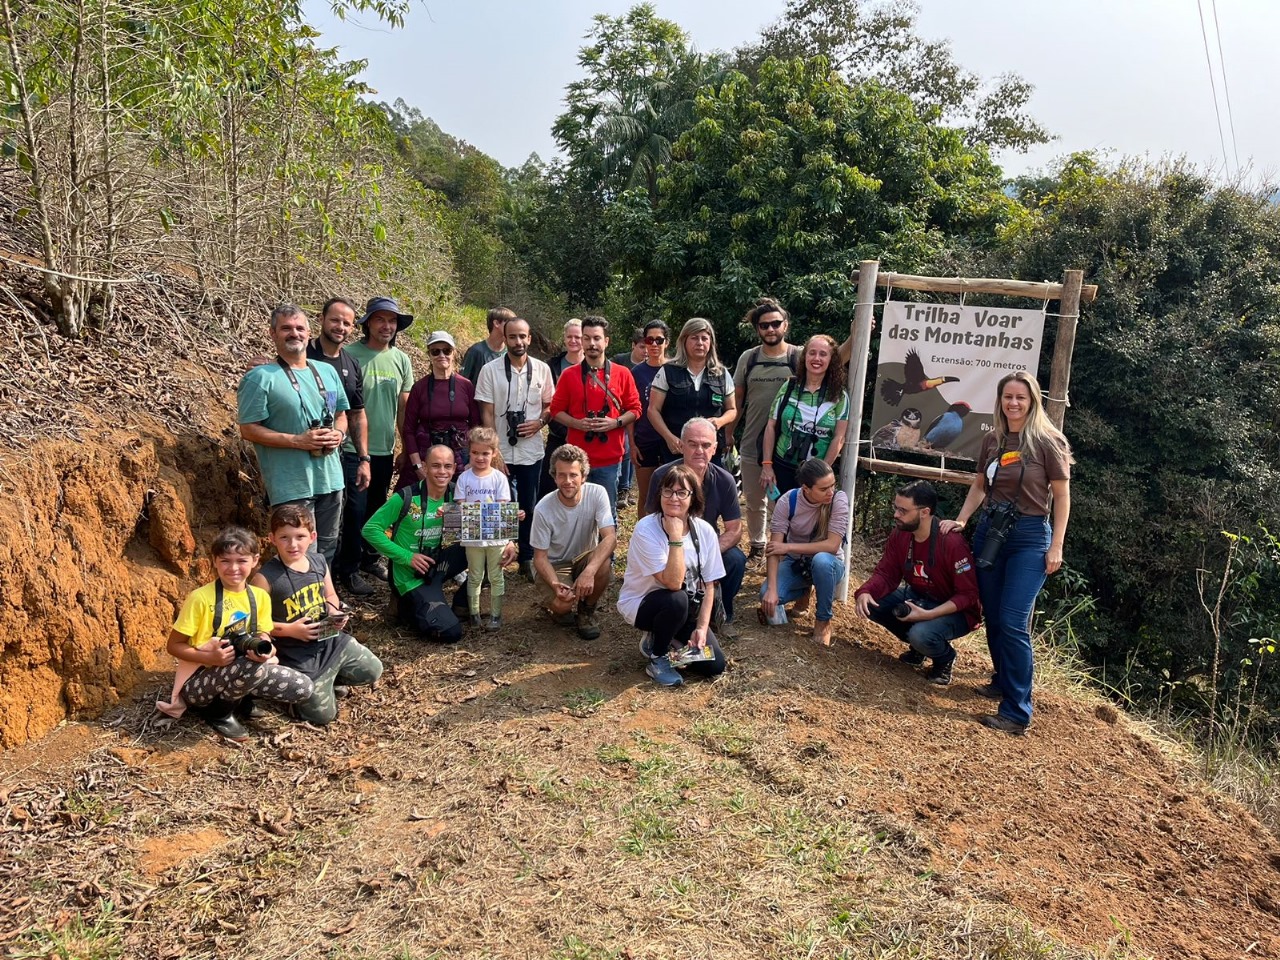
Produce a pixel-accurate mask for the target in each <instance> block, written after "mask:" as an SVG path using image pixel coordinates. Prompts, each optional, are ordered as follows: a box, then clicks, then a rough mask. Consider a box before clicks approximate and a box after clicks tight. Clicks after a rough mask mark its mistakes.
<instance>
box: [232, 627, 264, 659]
mask: <svg viewBox="0 0 1280 960" xmlns="http://www.w3.org/2000/svg"><path fill="white" fill-rule="evenodd" d="M222 639H223V640H225V641H227V643H229V644H231V649H232V650H234V651H235V654H236V656H237V657H244V656H248V655H249V654H250V653H256V654H257V655H258V656H260V657H267V656H270V655H271V651H272V650H274V649H275V645H274V644H272V642H271V641H270V640H264V639H263V638H262V637H260V636H258V635H257V634H256V633H250V632H249V629H248V627H244V626H237V627H231V628H229V629H227V630H226V631H224V632H223V634H222Z"/></svg>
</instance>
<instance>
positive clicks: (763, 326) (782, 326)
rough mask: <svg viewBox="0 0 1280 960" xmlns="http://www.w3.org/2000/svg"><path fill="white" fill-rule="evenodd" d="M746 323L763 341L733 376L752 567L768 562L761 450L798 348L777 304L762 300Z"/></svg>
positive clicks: (743, 357) (793, 368)
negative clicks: (755, 562) (758, 561)
mask: <svg viewBox="0 0 1280 960" xmlns="http://www.w3.org/2000/svg"><path fill="white" fill-rule="evenodd" d="M745 322H746V323H747V324H748V325H750V327H751V329H753V330H754V331H755V332H756V335H757V336H759V337H760V343H758V344H757V345H756V346H754V347H748V348H747V349H746V350H744V351H742V354H741V356H739V357H738V365H737V367H736V368H735V369H734V372H733V386H734V390H733V392H734V398H735V400H736V401H737V407H738V417H739V419H740V420H741V421H742V440H741V441H740V442H739V443H738V453H739V456H740V462H741V464H742V493H743V495H744V496H745V497H746V501H747V534H748V535H749V536H750V538H751V553H750V555H749V556H748V557H747V559H748V560H749V561H753V560H756V559H761V560H762V559H763V558H764V544H765V540H766V539H767V537H768V531H767V529H766V528H767V526H768V520H769V505H768V501H767V500H766V499H765V492H764V489H763V488H762V487H761V486H760V460H761V459H762V458H761V452H760V446H761V441H762V438H763V437H764V429H765V427H767V426H768V425H769V410H770V408H771V407H772V406H773V401H774V398H775V397H777V395H778V388H779V387H780V386H782V384H784V383H786V382H787V380H788V379H789V378H790V377H791V376H793V375H794V374H795V372H796V371H797V370H798V369H799V368H800V347H798V346H796V345H795V344H789V343H787V330H788V328H789V326H790V323H791V318H790V316H789V315H788V314H787V311H786V310H784V309H783V308H782V304H780V303H778V301H777V300H773V299H770V298H769V297H764V298H762V299H761V300H759V301H758V302H757V303H756V305H755V306H753V307H752V308H751V309H750V310H748V311H747V315H746V317H745Z"/></svg>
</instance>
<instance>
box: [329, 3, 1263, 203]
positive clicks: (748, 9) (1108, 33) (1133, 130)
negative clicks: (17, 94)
mask: <svg viewBox="0 0 1280 960" xmlns="http://www.w3.org/2000/svg"><path fill="white" fill-rule="evenodd" d="M784 5H785V4H784V0H655V2H654V6H655V7H656V8H657V11H658V14H659V16H662V17H666V18H668V19H670V20H674V21H675V22H676V23H678V24H680V26H681V27H683V28H684V30H685V32H686V33H687V34H688V35H689V36H690V37H691V39H692V40H693V42H694V44H695V45H696V46H697V47H698V48H699V49H701V50H713V49H721V50H728V49H731V48H733V47H735V46H738V45H740V44H741V43H743V42H745V41H747V40H749V39H751V38H753V37H755V36H756V35H757V33H758V31H759V29H760V27H761V26H763V25H764V24H767V23H769V22H771V21H773V20H775V19H777V17H778V16H780V15H781V13H782V11H783V9H784ZM305 6H306V10H307V14H308V18H309V21H310V22H311V23H312V25H313V26H315V27H317V28H318V29H319V30H320V31H321V34H322V36H321V39H320V41H319V42H321V43H322V44H324V45H327V46H336V47H339V48H340V51H341V56H342V58H343V59H347V60H355V59H367V60H368V61H369V66H368V68H367V70H366V71H365V73H364V75H363V79H364V80H365V82H366V83H368V84H369V85H371V86H372V87H374V88H375V89H376V90H377V95H376V99H379V100H386V101H388V102H392V101H394V100H396V99H397V98H402V99H403V100H404V101H405V102H406V103H408V104H410V105H411V106H415V107H417V108H418V109H419V110H421V111H422V112H423V113H424V114H425V115H427V116H429V117H431V118H432V119H434V120H435V121H436V123H438V124H439V125H440V127H441V128H442V129H443V130H445V131H446V132H447V133H449V134H451V135H453V136H455V137H458V138H460V139H463V140H466V141H467V142H469V143H471V144H474V145H475V146H476V147H478V148H479V149H481V150H483V151H484V152H485V153H487V154H489V155H491V156H493V157H494V158H496V159H497V160H498V161H499V162H500V163H502V164H504V165H505V166H509V167H514V166H519V165H520V164H521V163H523V162H524V161H525V159H527V158H528V156H529V154H531V153H535V152H536V153H537V154H538V155H539V156H541V157H542V158H543V159H544V160H546V159H549V158H551V157H553V156H555V155H556V146H555V141H554V140H553V138H552V136H551V124H552V123H553V121H554V120H555V118H556V116H557V115H558V114H559V113H560V111H561V110H562V109H563V98H564V89H565V87H566V85H567V84H569V83H570V82H572V81H573V80H575V79H577V78H578V77H579V76H580V75H581V73H580V69H579V67H578V64H577V52H578V49H579V48H580V47H581V46H583V44H584V38H585V36H586V34H587V32H588V31H589V30H590V28H591V23H592V17H593V16H594V15H595V14H597V13H607V14H610V15H620V14H623V13H625V12H626V10H627V9H628V8H629V7H631V6H632V3H631V2H630V0H542V2H530V0H467V2H458V0H453V2H445V0H415V6H414V8H413V10H412V12H411V13H410V14H409V17H408V20H407V23H406V25H405V26H404V27H403V28H401V29H397V30H393V29H391V28H388V27H387V26H386V25H385V24H382V23H381V22H379V21H377V20H376V19H374V18H372V17H349V18H348V19H347V21H346V22H342V21H339V20H337V19H335V18H334V17H333V16H332V15H331V14H330V13H329V4H328V3H327V2H326V0H307V2H306V5H305ZM1215 6H1216V12H1217V22H1218V25H1219V27H1220V29H1221V37H1220V41H1221V48H1222V57H1223V59H1224V60H1225V68H1226V83H1227V90H1226V91H1224V88H1223V80H1222V72H1221V65H1220V63H1219V56H1218V45H1219V37H1218V36H1217V34H1216V33H1215V31H1214V8H1215ZM1200 7H1202V8H1203V13H1204V17H1205V27H1206V30H1207V32H1208V37H1209V45H1210V53H1211V55H1212V58H1213V62H1214V78H1215V83H1216V87H1217V98H1218V107H1219V111H1220V113H1221V122H1222V132H1223V138H1222V139H1220V138H1219V132H1218V121H1217V119H1216V117H1215V112H1214V95H1213V90H1212V89H1211V87H1210V72H1209V66H1208V64H1207V63H1206V59H1205V48H1204V39H1203V38H1202V35H1201V27H1200V23H1201V21H1200V13H1199V11H1198V8H1197V2H1196V0H1074V2H1073V3H1071V4H1063V3H1060V2H1058V0H963V2H961V0H920V2H919V19H918V23H917V28H918V30H919V32H920V33H921V35H923V36H924V37H926V38H927V39H930V40H939V39H946V40H949V41H950V43H951V46H952V50H953V52H954V54H955V57H956V59H957V60H958V61H959V62H960V63H961V64H962V65H963V66H965V67H966V68H968V69H970V70H972V71H974V72H976V73H978V74H979V75H981V76H983V77H986V78H991V77H995V76H998V75H1000V74H1002V73H1010V72H1011V73H1016V74H1019V75H1021V76H1022V77H1023V78H1024V79H1026V80H1028V81H1030V82H1031V83H1032V84H1034V86H1035V88H1036V90H1035V94H1034V96H1033V98H1032V100H1031V103H1030V111H1031V113H1032V115H1033V116H1034V117H1035V118H1036V119H1037V120H1038V121H1039V122H1040V123H1041V124H1043V125H1044V126H1045V127H1047V128H1048V129H1049V131H1050V132H1051V133H1053V134H1054V135H1055V136H1056V139H1055V140H1054V141H1053V142H1052V143H1050V144H1046V145H1044V146H1042V147H1037V148H1035V149H1033V150H1031V151H1030V152H1028V153H1027V154H1018V153H1013V152H1006V153H1002V154H1000V155H998V156H997V158H996V159H997V160H998V161H999V162H1000V164H1001V166H1002V167H1003V168H1004V170H1005V173H1006V174H1007V175H1009V176H1016V175H1018V174H1020V173H1023V172H1026V171H1027V170H1034V169H1043V168H1045V167H1046V166H1048V165H1051V164H1052V163H1053V162H1054V161H1055V160H1056V159H1058V158H1061V157H1064V156H1066V155H1069V154H1070V153H1072V152H1074V151H1077V150H1094V151H1099V152H1101V153H1103V154H1104V155H1106V156H1109V157H1111V158H1112V159H1115V160H1119V159H1121V158H1125V157H1146V158H1149V159H1151V160H1154V161H1158V160H1161V159H1164V158H1178V157H1186V158H1187V159H1188V160H1190V161H1191V162H1193V163H1194V164H1196V165H1197V166H1199V167H1201V168H1202V169H1207V170H1210V171H1212V172H1213V173H1214V174H1215V175H1216V176H1218V177H1221V178H1234V177H1236V176H1237V170H1239V171H1242V173H1240V174H1239V175H1240V176H1242V177H1243V178H1244V180H1245V181H1246V182H1249V183H1258V182H1262V181H1266V182H1268V183H1271V184H1273V185H1274V184H1275V183H1276V182H1277V180H1280V109H1277V99H1276V92H1277V91H1280V50H1277V48H1276V46H1275V42H1276V39H1277V38H1280V0H1200ZM1227 92H1229V94H1230V108H1231V110H1230V114H1229V113H1228V105H1227ZM1232 121H1233V122H1234V138H1233V136H1232V131H1231V126H1232ZM1224 140H1225V147H1226V149H1225V159H1224V150H1223V141H1224ZM1237 156H1238V158H1239V162H1238V164H1237V159H1236V158H1237Z"/></svg>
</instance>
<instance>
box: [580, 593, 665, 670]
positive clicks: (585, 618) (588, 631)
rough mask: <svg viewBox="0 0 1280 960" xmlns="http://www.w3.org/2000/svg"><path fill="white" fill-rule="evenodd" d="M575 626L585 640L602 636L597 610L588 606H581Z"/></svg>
mask: <svg viewBox="0 0 1280 960" xmlns="http://www.w3.org/2000/svg"><path fill="white" fill-rule="evenodd" d="M574 626H575V627H577V628H578V636H580V637H581V638H582V639H583V640H594V639H595V638H596V637H598V636H600V624H599V622H598V621H597V620H596V608H595V607H588V606H587V605H586V604H579V605H578V615H577V617H576V618H575V619H574ZM668 666H669V665H668Z"/></svg>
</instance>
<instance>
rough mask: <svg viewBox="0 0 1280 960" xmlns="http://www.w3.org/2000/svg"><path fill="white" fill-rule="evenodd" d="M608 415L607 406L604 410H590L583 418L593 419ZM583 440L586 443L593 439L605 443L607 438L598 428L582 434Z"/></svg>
mask: <svg viewBox="0 0 1280 960" xmlns="http://www.w3.org/2000/svg"><path fill="white" fill-rule="evenodd" d="M607 416H609V408H608V407H605V408H604V409H603V410H588V411H587V415H586V416H585V417H583V419H584V420H592V419H595V418H601V417H607ZM582 440H583V442H584V443H590V442H591V441H592V440H599V441H600V442H601V443H604V442H605V440H606V437H605V435H604V434H603V433H600V432H598V431H596V430H588V431H586V432H585V433H584V434H583V435H582Z"/></svg>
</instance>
